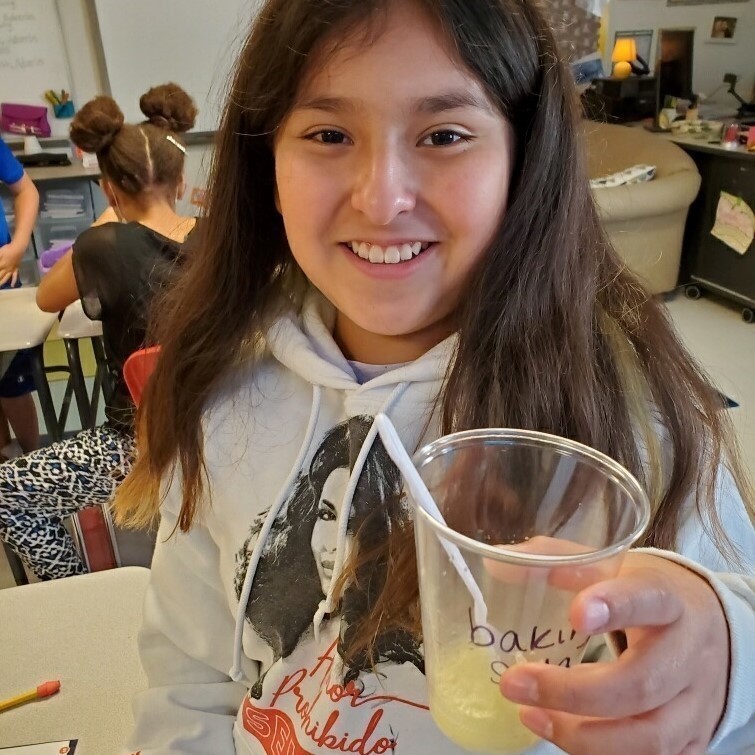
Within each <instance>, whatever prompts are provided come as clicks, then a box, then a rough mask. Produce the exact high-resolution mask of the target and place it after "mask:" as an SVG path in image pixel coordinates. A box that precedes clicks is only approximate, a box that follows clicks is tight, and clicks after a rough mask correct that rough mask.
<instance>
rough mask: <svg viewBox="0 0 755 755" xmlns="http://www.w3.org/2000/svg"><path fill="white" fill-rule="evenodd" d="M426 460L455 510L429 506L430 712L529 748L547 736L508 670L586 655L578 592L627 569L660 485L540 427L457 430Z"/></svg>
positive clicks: (483, 736) (423, 585) (444, 502)
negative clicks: (507, 678)
mask: <svg viewBox="0 0 755 755" xmlns="http://www.w3.org/2000/svg"><path fill="white" fill-rule="evenodd" d="M414 463H415V465H416V467H417V470H418V471H419V474H420V476H421V477H422V479H423V481H424V483H425V485H426V486H427V488H428V490H429V491H430V493H431V495H432V496H433V499H434V500H435V502H436V504H437V506H438V508H439V510H440V512H441V514H442V517H443V520H444V522H441V521H438V520H437V519H436V518H434V517H433V516H432V515H431V514H430V513H428V512H427V511H426V510H425V509H423V508H422V507H421V506H420V505H417V506H416V515H415V534H416V541H417V554H418V565H419V582H420V599H421V608H422V629H423V636H424V650H425V667H426V673H427V681H428V689H429V702H430V711H431V714H432V716H433V719H434V720H435V722H436V723H437V725H438V726H439V727H440V729H441V730H442V731H443V732H444V734H446V736H448V737H449V738H450V739H451V740H453V741H454V742H455V743H456V744H458V745H460V746H461V747H463V748H465V749H466V750H468V751H471V752H477V753H519V752H523V751H525V750H526V749H528V748H529V747H531V746H533V745H534V744H536V742H537V738H536V737H535V735H533V734H532V733H531V732H530V731H529V730H528V729H526V728H525V727H524V726H523V725H522V724H521V723H520V722H519V712H518V707H517V706H516V705H515V704H514V703H511V702H509V701H508V700H506V699H505V698H504V697H503V695H502V694H501V692H500V690H499V686H498V682H499V680H500V677H501V675H502V674H503V672H504V671H505V670H506V669H507V668H509V667H510V666H512V665H513V664H516V663H520V662H524V661H534V662H541V663H551V664H558V665H561V666H572V665H574V664H576V663H579V662H580V661H581V659H582V656H583V654H584V651H585V647H586V645H587V642H588V640H589V637H588V636H585V635H584V634H580V633H578V632H576V631H574V630H573V629H572V627H571V625H570V624H569V619H568V613H569V607H570V605H571V602H572V600H573V598H574V596H575V594H576V593H577V592H579V591H580V590H582V589H583V588H585V587H587V586H588V585H590V584H593V583H594V582H597V581H600V580H604V579H608V578H610V577H612V576H614V575H615V574H616V573H617V571H618V569H619V567H620V565H621V561H622V559H623V557H624V554H625V553H626V551H627V549H628V548H629V547H630V545H631V544H632V543H634V542H635V541H636V540H637V539H638V538H639V537H640V535H641V534H642V532H643V530H644V529H645V527H646V526H647V523H648V521H649V518H650V507H649V504H648V500H647V497H646V495H645V493H644V492H643V490H642V488H641V487H640V485H639V483H638V482H637V480H636V479H635V478H634V477H632V475H631V474H629V472H627V471H626V470H625V469H624V468H623V467H622V466H620V465H619V464H617V463H616V462H615V461H613V460H612V459H610V458H608V457H607V456H605V455H604V454H601V453H599V452H597V451H594V450H593V449H591V448H588V447H587V446H584V445H581V444H579V443H575V442H572V441H569V440H566V439H563V438H557V437H555V436H551V435H546V434H544V433H538V432H530V431H524V430H496V429H492V430H473V431H468V432H461V433H456V434H454V435H449V436H446V437H443V438H440V439H439V440H437V441H435V442H434V443H431V444H430V445H428V446H425V447H424V448H422V449H421V450H420V451H419V452H418V453H417V454H416V455H415V457H414ZM416 503H417V502H416V501H415V504H416ZM459 556H460V557H461V560H460V559H459ZM460 564H461V567H460ZM464 564H466V566H467V567H468V569H469V572H466V570H465V569H464V568H463V565H464ZM478 588H479V590H478ZM475 594H476V595H477V599H475V597H474V595H475ZM480 594H481V595H482V599H483V600H484V605H480V604H481V600H480Z"/></svg>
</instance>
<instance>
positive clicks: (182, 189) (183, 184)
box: [176, 173, 188, 202]
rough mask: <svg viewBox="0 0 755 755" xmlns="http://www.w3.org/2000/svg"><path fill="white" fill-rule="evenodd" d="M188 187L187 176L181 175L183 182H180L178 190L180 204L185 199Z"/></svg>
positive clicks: (177, 196) (177, 200)
mask: <svg viewBox="0 0 755 755" xmlns="http://www.w3.org/2000/svg"><path fill="white" fill-rule="evenodd" d="M187 186H188V183H187V181H186V174H185V173H182V174H181V180H180V181H179V182H178V188H177V189H176V202H180V201H181V200H182V199H183V198H184V194H186V187H187Z"/></svg>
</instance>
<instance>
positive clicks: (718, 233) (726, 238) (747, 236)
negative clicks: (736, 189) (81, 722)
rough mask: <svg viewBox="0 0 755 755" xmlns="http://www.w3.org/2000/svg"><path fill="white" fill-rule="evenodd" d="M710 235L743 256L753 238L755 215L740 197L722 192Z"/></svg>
mask: <svg viewBox="0 0 755 755" xmlns="http://www.w3.org/2000/svg"><path fill="white" fill-rule="evenodd" d="M710 232H711V234H712V235H713V236H715V237H716V238H717V239H720V240H721V241H723V242H724V244H726V246H728V247H730V248H731V249H733V250H734V251H735V252H738V253H739V254H744V253H745V252H746V251H747V250H748V249H749V248H750V245H751V244H752V240H753V237H755V214H753V211H752V209H751V208H750V206H749V205H748V204H747V202H745V201H744V199H742V198H741V197H736V196H734V195H733V194H729V193H728V192H725V191H722V192H721V196H720V198H719V200H718V208H717V209H716V222H715V224H714V225H713V228H711V231H710Z"/></svg>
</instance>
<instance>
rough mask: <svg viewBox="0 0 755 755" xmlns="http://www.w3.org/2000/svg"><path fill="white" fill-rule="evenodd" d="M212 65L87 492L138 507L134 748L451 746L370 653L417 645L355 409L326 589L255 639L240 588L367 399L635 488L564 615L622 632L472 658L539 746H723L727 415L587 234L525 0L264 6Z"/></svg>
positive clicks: (734, 687) (402, 537)
mask: <svg viewBox="0 0 755 755" xmlns="http://www.w3.org/2000/svg"><path fill="white" fill-rule="evenodd" d="M232 91H233V96H232V97H231V98H230V100H229V102H228V104H227V106H226V110H225V113H224V117H223V120H222V126H221V129H220V134H219V139H218V143H217V152H216V158H215V166H214V179H213V182H212V189H211V199H210V206H209V213H208V221H207V225H206V226H205V227H204V228H203V230H202V235H201V239H200V243H201V245H202V252H203V256H202V259H201V263H200V262H199V260H198V259H197V258H195V259H192V260H190V261H189V269H188V270H187V271H186V275H185V276H183V275H182V276H181V281H180V282H179V284H178V286H177V287H176V288H175V290H174V291H172V292H171V294H170V297H169V298H170V301H169V304H168V308H167V309H166V310H165V311H164V312H163V313H162V316H161V317H160V319H159V322H158V332H159V339H160V343H161V344H162V345H163V352H162V358H161V360H160V361H159V363H158V366H157V370H156V373H155V375H154V380H153V381H151V383H150V385H149V386H148V390H147V395H146V403H144V404H143V406H142V407H141V408H140V412H141V420H142V422H143V424H142V425H141V426H140V436H139V437H140V442H141V443H142V446H141V449H140V450H141V453H140V455H139V458H138V461H137V464H136V465H135V468H134V470H133V471H132V473H131V475H130V476H129V478H128V480H127V482H126V484H125V485H124V486H123V488H122V489H121V491H120V493H119V496H118V502H117V506H118V510H119V513H120V517H121V520H122V521H128V522H131V523H134V524H139V523H142V524H143V523H146V522H149V521H152V520H154V519H155V518H156V517H157V516H158V513H159V514H160V516H161V518H162V521H161V524H160V532H159V536H158V546H157V550H156V552H155V556H154V561H153V571H152V577H151V585H150V588H149V592H148V595H147V599H146V604H145V624H144V628H143V631H142V633H141V637H140V644H141V652H142V658H143V662H144V666H145V669H146V671H147V676H148V680H149V689H148V690H146V691H145V692H143V693H141V694H140V695H138V696H137V698H136V702H135V713H136V731H135V733H134V735H133V738H132V741H131V746H132V747H133V748H134V749H139V750H140V751H141V753H142V755H153V754H155V753H168V752H175V753H177V752H181V753H205V754H206V753H213V755H223V754H224V753H233V752H238V753H255V754H259V753H278V752H286V753H326V752H334V751H336V752H351V753H363V754H366V753H386V752H399V753H400V752H406V753H428V752H432V753H438V754H439V755H441V754H442V755H446V754H449V753H456V752H458V748H457V747H456V746H454V745H453V744H452V743H451V742H450V741H449V740H447V739H446V738H445V737H444V736H443V735H442V734H441V733H440V731H439V730H438V729H437V728H436V727H435V725H434V724H433V722H432V719H431V717H430V715H429V712H428V708H427V689H426V683H425V677H424V674H423V669H422V666H421V664H417V663H407V662H404V663H399V662H397V660H398V659H400V658H405V657H407V654H396V655H395V658H396V660H394V661H393V662H391V661H390V659H388V660H386V658H385V655H386V654H384V653H383V652H382V648H383V647H385V646H386V644H387V643H385V642H384V639H385V638H386V637H391V636H393V637H396V638H402V640H403V639H408V640H409V641H410V642H405V643H403V644H405V645H407V646H411V642H413V643H415V645H416V646H417V647H419V646H420V645H421V626H420V622H419V612H418V607H417V599H418V591H417V574H416V557H415V553H414V546H413V533H412V525H411V517H410V512H409V511H407V509H406V506H405V503H404V502H402V501H401V500H397V499H396V497H395V496H393V495H391V487H390V485H385V486H384V487H383V493H382V494H381V500H380V501H379V503H378V505H375V504H373V505H372V511H370V512H368V514H367V515H366V516H364V515H363V514H362V513H361V512H360V510H359V509H358V508H357V506H356V505H355V502H356V499H357V495H356V494H357V489H358V487H359V485H360V482H361V480H362V479H363V476H364V473H365V470H366V469H367V468H368V467H369V462H368V459H369V458H370V456H371V455H373V454H376V453H379V451H378V449H379V448H380V447H379V445H378V444H377V443H376V442H375V427H374V426H370V429H369V432H368V433H367V435H366V437H365V438H364V440H363V441H362V439H361V438H360V437H359V433H358V432H356V431H353V432H352V434H351V436H350V437H351V440H352V442H350V444H349V447H350V450H349V467H350V469H351V474H350V477H349V479H348V482H347V483H346V487H345V490H344V492H343V495H342V500H341V501H339V502H338V505H334V506H333V508H334V509H335V510H336V512H337V517H338V520H337V525H338V526H337V527H336V534H335V535H334V538H333V539H334V541H335V542H334V543H333V545H334V546H335V557H334V563H333V565H332V570H331V574H330V579H329V580H328V589H327V593H325V594H324V597H322V598H321V599H320V601H319V605H318V606H317V608H315V609H314V610H312V609H313V608H314V606H312V607H311V608H310V611H312V617H311V621H310V622H308V625H307V627H306V629H304V630H300V631H299V634H298V640H297V642H296V643H295V645H294V647H293V648H292V649H291V650H290V651H289V650H287V654H286V655H283V654H282V653H276V652H274V651H273V649H272V648H271V645H270V643H269V642H268V641H267V640H266V637H267V636H269V633H270V630H272V629H274V628H275V627H274V626H273V622H272V621H270V620H266V619H264V614H265V612H264V611H263V606H272V607H275V608H276V609H277V611H278V615H285V613H286V612H287V611H288V612H290V613H291V614H292V615H293V614H294V613H296V609H297V607H298V602H297V597H296V596H297V595H298V586H299V583H300V580H303V579H306V578H311V575H308V574H307V573H306V572H304V573H301V574H293V575H292V576H291V577H290V587H289V586H288V585H286V586H283V587H279V588H278V589H271V588H270V585H269V582H268V583H267V584H265V580H263V579H262V575H263V574H264V573H265V572H268V570H269V567H270V564H271V563H273V561H274V559H275V555H276V553H275V545H276V543H280V542H282V540H281V538H280V534H279V533H280V531H281V528H284V527H285V526H286V524H285V522H286V519H287V517H288V514H289V512H288V511H287V502H289V501H291V503H293V500H294V499H293V498H292V497H291V496H292V492H293V491H295V490H296V489H297V484H298V482H297V481H298V480H299V479H300V478H301V477H302V476H303V475H305V474H306V470H307V469H308V468H309V466H310V464H311V460H312V459H314V458H316V457H317V454H318V453H319V450H320V447H322V446H323V445H324V444H327V443H328V442H330V441H329V438H330V436H329V432H330V431H331V429H332V428H334V427H335V426H337V425H339V424H340V423H343V422H345V421H346V420H348V419H350V418H353V417H359V416H369V417H374V415H375V414H376V413H377V412H378V411H383V412H386V413H387V414H389V415H390V416H391V417H392V419H393V421H394V424H395V425H396V426H397V428H398V430H399V432H400V434H401V435H402V439H403V442H404V444H405V445H406V446H407V447H409V448H413V447H417V446H418V445H420V444H422V443H424V442H426V441H427V440H429V439H432V438H435V437H437V436H438V435H439V434H441V433H446V432H449V431H452V430H461V429H467V428H473V427H488V426H493V427H495V426H514V427H517V426H518V427H525V428H535V429H538V430H544V431H550V432H552V433H556V434H559V435H564V436H569V437H572V438H575V439H577V440H580V441H582V442H585V443H587V444H589V445H591V446H594V447H596V448H598V449H600V450H602V451H604V452H607V453H608V454H610V455H612V456H613V457H615V458H617V459H618V460H620V461H621V462H622V463H623V464H625V465H626V466H627V467H629V468H630V469H631V470H632V471H633V472H634V473H635V474H637V475H639V476H640V477H641V478H642V479H643V481H644V483H645V485H646V487H647V488H648V490H649V491H650V492H651V494H652V496H653V500H654V516H653V526H652V529H651V530H650V531H649V532H648V535H647V538H646V542H645V545H647V546H649V547H650V549H649V550H644V551H639V550H638V551H637V552H636V553H633V554H631V555H630V556H629V557H628V558H627V559H626V561H625V565H624V568H623V569H622V571H621V573H620V575H619V576H618V577H617V578H615V579H612V580H609V581H604V582H602V583H599V584H597V585H595V586H593V587H590V588H588V589H585V590H583V591H582V592H581V593H580V594H579V595H577V597H576V598H575V600H574V602H573V606H572V611H571V621H572V623H573V625H574V628H575V629H576V630H577V631H583V632H586V633H589V634H599V635H600V634H603V633H604V632H608V631H615V630H626V638H627V644H628V649H627V650H626V651H625V652H624V654H623V655H622V656H621V658H620V659H619V660H618V661H617V662H615V663H611V664H582V665H580V666H577V667H575V668H559V667H551V666H547V665H537V664H522V665H520V666H518V667H517V668H515V669H512V670H510V671H508V672H506V674H504V675H503V676H502V679H501V692H502V694H504V695H506V696H507V697H508V698H510V699H512V700H515V701H517V702H519V703H522V704H524V706H525V707H524V708H523V711H522V713H521V715H522V718H523V720H524V722H525V723H526V725H527V726H529V727H530V728H531V729H532V730H533V731H535V732H537V733H539V734H541V735H542V736H544V737H545V738H546V739H547V740H550V742H552V743H553V744H549V743H546V744H543V745H541V748H540V751H541V752H554V751H557V750H556V748H561V749H563V750H567V751H569V752H577V753H601V754H602V755H606V754H607V755H611V754H614V753H616V754H618V753H621V754H622V755H623V754H624V753H626V752H627V751H628V749H629V748H632V749H633V750H636V751H637V752H643V753H651V752H652V753H659V752H673V753H681V752H685V753H691V752H702V751H703V750H705V749H706V748H707V749H709V750H710V751H712V752H716V753H723V752H728V753H734V752H741V751H742V749H744V748H745V747H746V745H748V744H752V743H753V741H754V740H753V737H754V736H755V735H754V733H753V724H752V722H751V721H750V717H751V716H752V713H753V702H752V701H753V699H755V695H754V694H753V689H754V687H753V685H754V684H755V682H754V681H753V680H755V673H753V671H754V670H755V658H754V657H753V653H755V650H754V649H753V646H752V643H751V642H750V640H749V639H746V638H749V637H752V636H753V633H755V619H753V613H752V603H753V592H752V584H751V583H749V582H747V580H746V578H745V577H743V576H738V575H737V574H736V573H723V572H728V571H729V570H730V569H734V568H738V569H740V570H747V569H749V568H751V566H750V565H748V563H747V562H748V560H749V559H750V558H751V556H752V553H753V548H754V547H755V539H754V538H753V532H752V526H751V522H750V520H749V518H748V511H747V508H746V506H745V504H744V503H743V500H742V497H741V496H740V494H739V492H738V490H737V486H736V484H735V482H736V481H739V482H740V484H742V485H743V480H742V478H741V476H740V475H739V473H738V466H737V463H736V455H735V454H734V453H733V449H732V448H731V443H730V441H729V437H730V436H729V434H728V428H727V427H726V426H725V423H726V419H725V414H724V412H722V411H721V405H720V399H719V397H718V395H717V394H716V392H715V391H714V389H713V388H712V387H711V386H710V385H709V384H708V382H707V381H706V380H705V378H703V377H702V376H701V375H700V373H699V372H698V370H697V369H696V367H695V366H694V364H693V363H692V361H691V360H690V358H689V356H688V355H687V354H686V353H685V352H684V350H683V349H682V347H681V346H680V345H679V343H678V341H677V339H676V337H675V335H674V333H673V331H672V329H671V327H670V325H669V323H668V321H667V320H666V318H665V315H664V313H663V310H662V309H661V307H660V306H659V305H658V304H657V303H656V302H654V301H653V300H651V299H650V298H649V297H648V296H647V295H646V294H645V293H644V291H643V289H642V288H641V287H640V285H639V284H638V283H637V282H636V281H635V280H634V279H633V278H632V277H631V276H630V275H629V274H628V273H627V272H626V271H625V270H624V269H623V268H622V266H621V265H620V263H619V261H618V260H617V258H616V256H615V254H614V252H613V251H612V250H611V249H610V248H609V247H608V244H607V242H606V241H605V238H604V236H603V234H602V232H601V230H600V228H599V224H598V220H597V216H596V212H595V208H594V206H593V204H592V201H591V199H590V195H589V192H588V188H587V181H586V177H585V172H584V167H583V159H582V156H581V154H580V139H579V134H578V127H577V114H576V98H575V97H574V92H573V86H572V83H571V81H570V79H569V75H568V73H567V72H566V70H565V69H564V67H563V66H562V64H561V63H560V62H559V60H558V57H557V54H556V51H555V46H554V42H553V38H552V35H551V33H550V31H549V30H548V28H547V26H546V25H545V24H544V23H543V21H542V19H541V16H540V15H539V13H538V11H537V10H536V9H535V8H534V6H533V5H531V4H530V3H528V2H522V0H400V1H399V0H337V1H334V0H268V2H267V4H266V5H265V6H264V8H263V9H262V10H261V11H260V14H259V16H258V20H257V21H256V23H255V25H254V28H253V30H252V32H251V35H250V37H249V39H248V42H247V44H246V46H245V49H244V51H243V52H242V55H241V59H240V61H239V63H238V66H237V69H236V75H235V80H234V82H233V87H232ZM727 453H728V456H727V457H726V459H727V461H728V464H729V467H730V468H731V470H732V472H731V473H730V472H729V471H728V470H727V468H726V467H724V466H723V465H722V460H723V459H724V458H725V456H724V455H725V454H727ZM384 469H385V471H384V472H383V475H382V477H383V478H384V479H386V480H387V479H389V478H390V475H391V474H395V473H394V472H391V471H389V467H388V466H387V465H386V467H384ZM375 488H376V489H378V486H377V485H376V486H375ZM742 489H743V490H744V487H742ZM160 504H162V505H160ZM265 511H267V516H266V517H265V518H264V521H263V524H262V526H259V525H256V524H255V522H256V520H257V519H258V517H259V516H260V515H261V514H262V513H263V512H265ZM250 528H253V531H251V533H250V534H251V538H249V535H248V534H247V533H248V532H250ZM273 533H276V534H275V535H273ZM247 539H248V542H246V540H247ZM239 547H243V551H242V554H243V559H241V560H239V559H237V554H238V551H239ZM300 547H301V549H302V551H305V552H306V551H308V550H309V549H310V544H308V543H307V542H306V539H305V541H304V542H302V543H301V546H300ZM727 559H728V562H727ZM240 561H242V562H247V561H248V563H246V564H243V565H242V567H241V571H242V573H243V581H242V584H241V586H240V587H239V586H238V585H239V576H240V575H238V574H237V570H238V567H239V562H240ZM727 563H730V564H731V565H730V566H727ZM714 572H721V573H714ZM268 573H269V572H268ZM237 588H238V589H237ZM352 593H355V594H357V595H358V596H359V599H360V600H359V605H358V610H357V611H352V610H351V606H353V603H351V602H350V601H349V600H348V597H349V595H350V594H352ZM267 615H268V616H269V615H270V612H269V611H268V612H267ZM262 623H267V624H268V626H261V624H262ZM408 655H411V653H409V654H408ZM365 659H366V660H367V661H368V662H367V663H364V662H363V661H364V660H365ZM355 669H356V670H357V672H358V673H356V674H355V673H354V670H355ZM250 690H251V691H252V692H253V694H249V691H250Z"/></svg>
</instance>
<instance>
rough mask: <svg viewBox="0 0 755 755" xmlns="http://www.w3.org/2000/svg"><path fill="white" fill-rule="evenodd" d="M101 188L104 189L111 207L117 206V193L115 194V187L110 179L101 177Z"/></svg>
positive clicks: (103, 191)
mask: <svg viewBox="0 0 755 755" xmlns="http://www.w3.org/2000/svg"><path fill="white" fill-rule="evenodd" d="M100 188H101V189H102V193H103V194H104V195H105V199H107V201H108V204H109V205H110V206H111V207H113V208H114V207H115V201H116V200H115V194H113V187H112V186H111V185H110V181H108V180H107V179H106V178H101V179H100Z"/></svg>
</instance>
